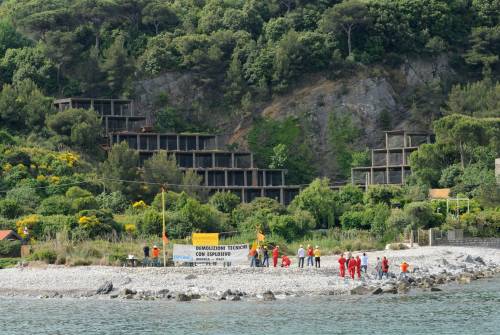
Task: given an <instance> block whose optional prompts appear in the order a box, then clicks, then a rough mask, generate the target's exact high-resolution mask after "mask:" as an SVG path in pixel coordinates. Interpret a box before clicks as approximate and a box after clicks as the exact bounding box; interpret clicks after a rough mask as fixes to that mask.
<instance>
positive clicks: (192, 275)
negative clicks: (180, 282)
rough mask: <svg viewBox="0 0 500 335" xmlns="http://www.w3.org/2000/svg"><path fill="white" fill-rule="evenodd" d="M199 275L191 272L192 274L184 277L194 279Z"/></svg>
mask: <svg viewBox="0 0 500 335" xmlns="http://www.w3.org/2000/svg"><path fill="white" fill-rule="evenodd" d="M196 278H198V277H196V276H195V275H194V274H190V275H187V276H186V277H185V278H184V279H185V280H192V279H196Z"/></svg>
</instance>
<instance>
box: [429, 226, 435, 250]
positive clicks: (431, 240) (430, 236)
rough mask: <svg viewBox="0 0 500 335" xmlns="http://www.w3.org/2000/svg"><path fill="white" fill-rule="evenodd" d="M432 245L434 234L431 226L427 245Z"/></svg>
mask: <svg viewBox="0 0 500 335" xmlns="http://www.w3.org/2000/svg"><path fill="white" fill-rule="evenodd" d="M433 245H434V236H432V228H430V229H429V247H432V246H433Z"/></svg>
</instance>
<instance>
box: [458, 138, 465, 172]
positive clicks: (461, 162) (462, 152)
mask: <svg viewBox="0 0 500 335" xmlns="http://www.w3.org/2000/svg"><path fill="white" fill-rule="evenodd" d="M459 148H460V165H461V166H462V170H463V169H464V168H465V157H464V156H465V153H464V144H463V143H462V141H460V142H459Z"/></svg>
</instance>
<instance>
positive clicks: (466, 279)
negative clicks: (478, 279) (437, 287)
mask: <svg viewBox="0 0 500 335" xmlns="http://www.w3.org/2000/svg"><path fill="white" fill-rule="evenodd" d="M457 281H458V282H459V283H460V284H470V282H471V281H472V278H471V276H470V275H468V274H465V273H463V274H461V275H460V276H458V277H457Z"/></svg>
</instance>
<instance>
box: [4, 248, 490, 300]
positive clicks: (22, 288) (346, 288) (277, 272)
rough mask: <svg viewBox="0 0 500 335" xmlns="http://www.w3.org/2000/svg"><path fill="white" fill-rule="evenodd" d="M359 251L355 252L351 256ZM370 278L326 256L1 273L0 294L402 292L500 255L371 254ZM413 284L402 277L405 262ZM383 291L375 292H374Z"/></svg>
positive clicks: (474, 271) (470, 273)
mask: <svg viewBox="0 0 500 335" xmlns="http://www.w3.org/2000/svg"><path fill="white" fill-rule="evenodd" d="M357 254H359V253H357V252H353V255H354V256H355V255H357ZM367 255H368V256H369V265H368V273H367V274H366V275H363V278H362V279H361V280H358V279H357V278H356V279H355V280H351V279H343V278H340V277H339V270H338V263H337V259H338V256H323V257H322V259H321V266H322V267H321V268H320V269H316V268H312V267H309V268H308V267H305V268H303V269H300V268H297V260H296V259H294V258H292V266H291V267H290V268H281V267H278V268H272V267H269V268H250V267H249V266H248V265H247V264H244V265H238V266H232V267H219V266H211V267H209V266H195V267H167V268H142V267H137V268H125V267H109V266H81V267H66V266H57V265H33V266H31V265H30V266H25V267H15V268H8V269H3V270H0V296H31V297H41V298H61V297H72V298H96V299H104V298H106V299H109V298H124V299H161V298H163V299H175V300H178V301H186V300H197V299H201V300H207V299H214V300H221V299H222V300H226V299H227V300H240V299H264V300H273V299H275V298H281V297H283V298H285V297H290V296H304V295H336V294H371V293H373V294H379V293H405V292H407V291H408V290H409V289H427V290H430V289H433V290H434V289H435V290H436V291H437V290H439V289H438V288H437V287H439V286H440V285H443V284H446V283H449V282H460V283H467V282H470V281H471V280H475V279H480V278H484V277H490V276H494V275H495V273H496V272H499V270H500V250H498V249H488V248H467V247H417V248H412V249H406V250H385V251H375V252H367ZM382 256H386V257H387V258H388V259H389V263H390V272H391V274H392V278H389V279H383V280H378V279H377V278H376V276H375V273H374V269H373V268H374V265H375V262H376V257H382ZM403 261H406V262H408V263H409V264H410V274H409V279H404V280H400V279H398V277H399V273H400V269H399V265H400V264H401V262H403ZM377 292H378V293H377Z"/></svg>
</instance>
